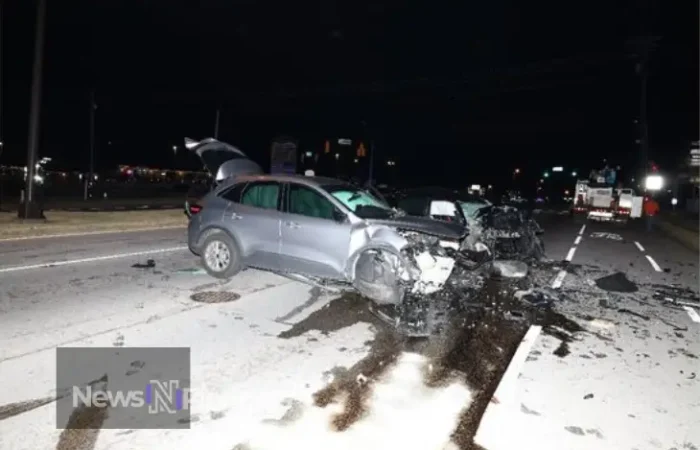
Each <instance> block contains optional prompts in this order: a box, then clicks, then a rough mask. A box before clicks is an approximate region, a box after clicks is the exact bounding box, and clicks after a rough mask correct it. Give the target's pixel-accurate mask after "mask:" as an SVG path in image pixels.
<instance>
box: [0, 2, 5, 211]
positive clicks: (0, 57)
mask: <svg viewBox="0 0 700 450" xmlns="http://www.w3.org/2000/svg"><path fill="white" fill-rule="evenodd" d="M2 6H3V2H2V0H0V156H2V150H3V147H4V146H5V142H4V141H3V140H2V137H3V136H2V132H3V129H2V25H3V23H2ZM1 188H2V182H1V180H0V189H1ZM0 198H2V195H0Z"/></svg>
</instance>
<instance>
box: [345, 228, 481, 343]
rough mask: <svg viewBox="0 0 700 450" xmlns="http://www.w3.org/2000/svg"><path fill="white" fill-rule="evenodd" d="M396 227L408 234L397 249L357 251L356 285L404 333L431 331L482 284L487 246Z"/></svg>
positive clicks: (425, 332)
mask: <svg viewBox="0 0 700 450" xmlns="http://www.w3.org/2000/svg"><path fill="white" fill-rule="evenodd" d="M398 233H399V234H400V235H401V236H402V237H403V238H404V239H405V240H406V245H405V246H404V247H403V248H401V250H400V253H399V254H398V255H397V254H396V253H393V252H391V251H382V250H370V251H367V252H365V253H363V254H362V255H361V256H360V258H359V259H358V260H357V265H356V267H357V268H356V271H355V282H354V286H355V288H356V289H357V290H358V291H359V292H360V293H361V294H362V295H364V296H366V297H368V298H370V299H371V300H373V302H374V303H375V304H376V307H374V308H372V309H373V312H375V314H377V315H378V316H379V317H380V318H382V319H383V320H385V321H386V322H389V323H391V324H392V325H393V326H395V327H396V328H397V329H398V330H399V331H400V332H402V333H403V334H407V335H411V336H424V335H430V334H433V333H435V332H436V331H438V329H439V327H440V325H441V324H442V323H444V320H443V319H446V314H447V313H448V311H449V310H450V309H451V308H454V307H458V308H461V307H464V306H465V305H468V304H469V300H470V298H472V297H473V296H474V294H476V293H477V292H478V291H479V290H480V289H481V288H482V286H483V284H484V280H485V277H486V275H487V274H488V272H489V271H490V268H491V258H490V255H489V253H488V252H485V251H484V252H472V251H470V250H467V249H462V246H463V242H460V241H454V240H443V239H441V238H439V237H436V236H431V235H427V234H423V233H417V232H414V231H404V230H400V231H398ZM455 300H458V301H457V302H456V303H455Z"/></svg>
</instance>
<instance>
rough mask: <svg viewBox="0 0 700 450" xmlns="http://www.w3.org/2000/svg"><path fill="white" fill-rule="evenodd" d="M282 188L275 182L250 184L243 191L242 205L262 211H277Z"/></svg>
mask: <svg viewBox="0 0 700 450" xmlns="http://www.w3.org/2000/svg"><path fill="white" fill-rule="evenodd" d="M280 187H281V185H280V184H279V183H276V182H273V181H264V182H259V183H248V186H246V188H245V189H244V190H243V195H242V196H241V201H240V203H241V204H243V205H248V206H254V207H256V208H262V209H277V205H278V203H279V198H280V190H281V189H280Z"/></svg>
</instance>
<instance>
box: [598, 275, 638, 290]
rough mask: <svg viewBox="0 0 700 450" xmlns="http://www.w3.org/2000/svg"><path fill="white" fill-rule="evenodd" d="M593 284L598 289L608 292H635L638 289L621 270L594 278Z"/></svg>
mask: <svg viewBox="0 0 700 450" xmlns="http://www.w3.org/2000/svg"><path fill="white" fill-rule="evenodd" d="M595 284H596V286H598V287H599V288H600V289H603V290H604V291H610V292H624V293H631V292H637V291H638V290H639V288H638V287H637V285H636V284H634V283H633V282H631V281H630V280H629V279H628V278H627V275H625V274H624V273H622V272H616V273H614V274H612V275H608V276H605V277H602V278H598V279H597V280H595Z"/></svg>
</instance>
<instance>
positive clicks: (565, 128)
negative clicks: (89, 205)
mask: <svg viewBox="0 0 700 450" xmlns="http://www.w3.org/2000/svg"><path fill="white" fill-rule="evenodd" d="M4 3H5V6H4V13H3V16H4V17H3V28H2V33H3V35H2V42H3V51H4V57H3V99H2V101H3V105H2V106H3V108H2V111H3V117H2V130H3V131H2V134H3V136H2V137H3V141H4V142H5V151H4V153H3V154H2V156H0V163H3V164H8V163H13V164H24V162H25V158H26V157H25V155H26V142H27V134H28V116H29V103H30V84H31V69H32V56H33V55H32V53H33V40H34V22H35V9H36V2H34V1H31V0H9V1H6V2H4ZM406 5H410V6H406ZM625 5H626V6H625ZM622 6H625V7H622ZM46 20H47V27H46V45H45V64H44V83H43V99H42V117H41V144H40V148H39V154H40V156H50V157H53V158H54V159H55V160H56V164H57V165H60V166H62V167H65V168H78V169H79V168H87V165H88V162H87V161H88V154H89V144H88V143H89V115H90V106H89V105H90V102H89V98H90V94H89V93H90V88H92V87H94V88H95V89H96V92H97V94H96V97H97V103H98V109H97V115H96V118H97V119H96V120H97V157H96V164H97V166H98V167H101V168H108V167H111V166H114V165H116V164H118V163H126V164H149V165H154V166H172V165H174V164H178V165H181V164H184V163H183V160H176V159H175V157H174V156H173V152H172V146H173V145H182V140H183V138H184V136H190V137H193V138H204V137H207V136H211V135H213V132H214V121H215V111H216V108H217V106H219V107H221V111H222V115H221V122H220V136H219V137H220V139H222V140H226V141H229V142H231V143H234V144H236V145H238V146H239V147H240V148H242V149H243V150H244V151H246V152H247V153H248V154H249V155H250V156H251V157H253V158H254V159H257V160H259V161H260V162H262V163H266V161H267V159H268V158H269V155H268V153H269V144H270V140H271V139H272V138H274V137H275V136H278V135H282V134H287V135H291V136H294V137H296V138H297V139H299V143H300V149H301V150H316V151H320V150H321V149H322V148H323V142H324V140H325V139H327V138H329V139H332V138H339V137H362V136H363V133H365V131H363V127H362V125H361V124H362V121H363V120H364V121H366V122H367V124H368V127H367V130H368V131H367V132H368V133H369V134H371V136H372V138H373V139H374V140H375V142H376V147H377V153H376V154H377V158H378V159H379V160H386V159H387V158H393V159H395V160H397V161H398V165H399V169H400V171H401V172H400V173H401V176H402V177H403V178H406V179H413V180H419V181H420V182H426V183H437V182H444V181H445V180H451V182H450V183H457V184H459V183H461V182H462V180H465V179H468V180H469V181H470V182H482V183H488V182H498V181H497V180H499V179H503V178H508V177H509V176H510V174H511V173H512V171H513V168H515V167H519V168H521V169H522V170H523V171H524V172H528V173H535V172H537V173H540V172H541V171H542V170H544V169H545V168H547V167H551V166H553V165H564V166H566V167H567V168H568V167H572V168H578V169H579V170H580V171H584V170H587V169H590V168H591V167H592V166H594V165H597V164H599V162H600V161H601V160H602V159H603V158H608V160H609V161H611V162H614V163H619V164H622V165H623V166H624V167H630V165H631V164H634V163H636V162H637V161H638V159H639V156H638V155H639V146H638V145H637V144H635V139H637V138H638V136H637V129H636V128H635V127H636V125H635V124H634V119H635V118H636V117H637V116H638V111H639V79H638V77H637V76H636V75H635V60H634V56H633V52H632V51H631V50H630V48H629V47H628V46H626V45H625V43H626V41H627V40H628V39H629V38H631V37H633V36H636V35H640V34H645V33H646V34H652V35H656V36H661V37H662V39H661V41H659V48H658V49H657V50H656V51H655V52H654V54H653V56H652V63H651V69H650V70H651V72H650V73H651V75H650V81H649V127H650V128H649V129H650V138H651V158H652V159H654V160H656V161H658V162H659V163H660V164H661V165H662V166H663V165H664V164H666V165H670V164H672V163H674V162H676V161H678V160H680V159H682V158H683V157H684V156H685V155H687V152H688V145H689V142H690V141H691V140H694V139H697V138H698V122H699V117H698V54H699V50H698V4H697V2H693V1H690V0H679V1H673V2H671V1H660V0H656V1H655V0H637V1H627V2H625V1H618V2H610V1H589V2H523V1H517V2H516V1H512V0H511V1H500V0H492V1H489V2H435V1H432V2H420V1H419V2H387V1H373V2H362V1H359V2H358V1H353V2H350V1H342V2H341V1H331V0H320V1H318V2H281V1H280V2H270V1H262V0H258V1H253V0H248V1H241V0H226V1H224V0H202V1H175V0H138V1H136V0H99V1H97V0H93V1H87V0H61V1H58V0H48V2H47V16H46ZM110 142H111V145H110V144H108V143H110ZM443 184H444V183H443Z"/></svg>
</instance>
